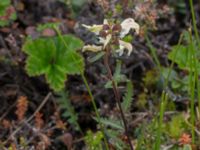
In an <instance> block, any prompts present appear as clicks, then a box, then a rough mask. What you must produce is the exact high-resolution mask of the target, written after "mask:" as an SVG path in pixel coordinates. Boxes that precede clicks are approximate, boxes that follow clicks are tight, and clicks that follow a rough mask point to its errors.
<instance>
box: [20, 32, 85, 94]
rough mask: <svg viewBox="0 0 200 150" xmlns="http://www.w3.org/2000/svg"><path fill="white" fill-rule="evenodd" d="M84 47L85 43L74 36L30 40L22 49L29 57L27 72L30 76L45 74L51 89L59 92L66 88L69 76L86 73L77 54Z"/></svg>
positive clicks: (81, 59)
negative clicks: (65, 84)
mask: <svg viewBox="0 0 200 150" xmlns="http://www.w3.org/2000/svg"><path fill="white" fill-rule="evenodd" d="M82 46H83V42H82V41H81V40H80V39H78V38H76V37H74V36H73V35H65V36H63V38H60V37H53V38H38V39H36V40H30V39H28V40H27V41H26V42H25V44H24V45H23V48H22V49H23V51H24V52H25V53H26V54H27V55H28V58H27V61H26V70H27V72H28V74H29V75H30V76H37V75H42V74H44V75H45V77H46V79H47V82H48V83H49V85H50V87H51V88H52V89H54V90H55V91H59V90H61V89H62V88H64V83H65V81H66V79H67V78H66V77H67V74H72V75H73V74H80V73H81V72H83V71H84V60H83V58H82V56H81V55H80V54H79V53H77V52H76V50H77V49H80V48H81V47H82Z"/></svg>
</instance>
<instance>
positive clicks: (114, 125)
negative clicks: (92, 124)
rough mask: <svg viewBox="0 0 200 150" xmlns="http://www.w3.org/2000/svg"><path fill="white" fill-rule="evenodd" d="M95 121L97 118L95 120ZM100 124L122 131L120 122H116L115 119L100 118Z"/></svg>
mask: <svg viewBox="0 0 200 150" xmlns="http://www.w3.org/2000/svg"><path fill="white" fill-rule="evenodd" d="M95 120H96V121H97V118H95ZM100 122H101V123H102V124H104V125H105V126H106V127H111V128H113V129H117V130H119V131H123V130H124V127H123V125H122V122H121V121H120V120H116V119H115V118H112V119H111V118H102V117H101V118H100Z"/></svg>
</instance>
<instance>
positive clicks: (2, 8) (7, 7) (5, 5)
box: [0, 0, 17, 27]
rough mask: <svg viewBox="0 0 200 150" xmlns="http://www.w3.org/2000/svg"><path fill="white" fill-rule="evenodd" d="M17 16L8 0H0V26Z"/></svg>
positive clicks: (5, 24)
mask: <svg viewBox="0 0 200 150" xmlns="http://www.w3.org/2000/svg"><path fill="white" fill-rule="evenodd" d="M16 18H17V15H16V12H15V9H14V7H13V6H12V5H11V2H10V0H1V1H0V27H3V26H7V25H9V23H10V22H11V21H14V20H15V19H16Z"/></svg>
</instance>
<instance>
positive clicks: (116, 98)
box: [104, 46, 134, 150]
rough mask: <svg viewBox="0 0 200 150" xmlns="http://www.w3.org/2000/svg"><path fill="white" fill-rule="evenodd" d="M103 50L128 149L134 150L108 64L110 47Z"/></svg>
mask: <svg viewBox="0 0 200 150" xmlns="http://www.w3.org/2000/svg"><path fill="white" fill-rule="evenodd" d="M105 50H106V54H105V56H104V64H105V67H106V70H107V72H108V78H109V80H110V81H111V82H112V87H113V92H114V95H115V100H116V102H117V105H118V107H119V110H120V114H121V117H122V121H123V123H124V128H125V134H126V136H127V139H128V143H129V146H130V149H131V150H134V148H133V145H132V143H131V139H130V136H129V134H128V127H127V122H126V119H125V115H124V113H123V110H122V106H121V102H120V94H119V91H118V88H117V85H116V83H115V81H114V80H113V75H112V71H111V69H110V66H109V56H110V47H109V46H107V47H106V48H105Z"/></svg>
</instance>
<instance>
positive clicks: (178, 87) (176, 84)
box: [162, 68, 189, 92]
mask: <svg viewBox="0 0 200 150" xmlns="http://www.w3.org/2000/svg"><path fill="white" fill-rule="evenodd" d="M169 72H170V75H169V78H168V77H167V76H168V74H169ZM162 76H163V78H164V79H165V80H167V78H168V81H169V83H171V84H170V85H171V88H172V89H173V90H174V91H179V92H181V91H182V92H186V91H187V88H188V81H189V77H188V76H187V75H186V76H184V77H182V76H180V75H178V73H177V72H176V71H175V70H174V69H172V70H171V71H170V69H169V68H162Z"/></svg>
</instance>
